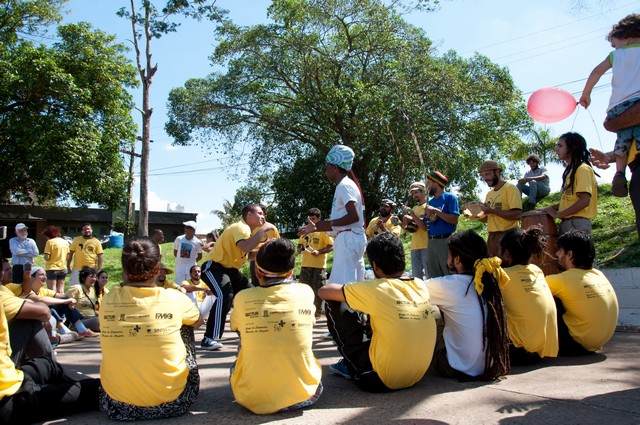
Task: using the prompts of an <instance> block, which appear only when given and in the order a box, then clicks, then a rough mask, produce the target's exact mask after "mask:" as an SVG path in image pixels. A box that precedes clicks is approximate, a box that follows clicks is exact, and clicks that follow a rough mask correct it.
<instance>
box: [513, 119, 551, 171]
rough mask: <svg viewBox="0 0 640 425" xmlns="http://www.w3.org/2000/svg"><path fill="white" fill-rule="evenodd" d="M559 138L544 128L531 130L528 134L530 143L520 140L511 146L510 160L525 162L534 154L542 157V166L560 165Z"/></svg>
mask: <svg viewBox="0 0 640 425" xmlns="http://www.w3.org/2000/svg"><path fill="white" fill-rule="evenodd" d="M557 141H558V138H557V137H554V136H553V135H552V134H551V133H550V132H549V130H547V129H544V128H534V129H531V131H530V133H529V134H528V141H525V140H519V141H518V142H516V143H514V144H513V145H512V146H511V149H510V154H509V159H510V160H512V161H522V160H525V159H526V158H527V157H528V156H529V155H531V154H532V153H534V154H536V155H538V156H539V157H540V161H541V162H542V165H545V166H546V165H547V164H550V163H556V164H559V163H560V160H559V159H558V156H557V155H556V142H557Z"/></svg>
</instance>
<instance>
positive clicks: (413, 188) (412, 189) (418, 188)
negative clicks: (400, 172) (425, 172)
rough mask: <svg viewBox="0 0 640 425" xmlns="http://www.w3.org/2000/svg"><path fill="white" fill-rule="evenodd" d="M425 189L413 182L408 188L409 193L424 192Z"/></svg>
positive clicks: (422, 185) (419, 183)
mask: <svg viewBox="0 0 640 425" xmlns="http://www.w3.org/2000/svg"><path fill="white" fill-rule="evenodd" d="M426 189H427V187H426V186H425V184H424V183H422V182H413V183H411V186H409V193H412V192H413V191H414V190H419V191H422V192H425V191H426Z"/></svg>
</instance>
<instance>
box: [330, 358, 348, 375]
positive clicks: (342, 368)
mask: <svg viewBox="0 0 640 425" xmlns="http://www.w3.org/2000/svg"><path fill="white" fill-rule="evenodd" d="M329 370H330V371H331V373H333V374H334V375H339V376H342V377H343V378H344V379H353V378H352V376H351V373H349V368H348V367H347V363H346V362H345V361H344V359H340V360H339V361H338V362H337V363H334V364H332V365H331V366H329Z"/></svg>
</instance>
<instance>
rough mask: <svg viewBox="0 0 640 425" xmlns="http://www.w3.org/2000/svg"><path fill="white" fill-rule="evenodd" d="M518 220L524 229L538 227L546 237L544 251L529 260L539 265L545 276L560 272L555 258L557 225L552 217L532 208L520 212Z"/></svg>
mask: <svg viewBox="0 0 640 425" xmlns="http://www.w3.org/2000/svg"><path fill="white" fill-rule="evenodd" d="M520 220H521V222H522V228H523V229H524V230H527V229H530V228H532V227H538V228H539V229H541V230H542V233H543V234H544V236H545V237H546V238H547V247H546V248H545V250H544V253H543V254H542V255H540V256H535V257H533V258H532V259H531V262H532V263H533V264H535V265H537V266H538V267H540V268H541V269H542V272H543V273H544V274H545V276H546V275H549V274H556V273H560V266H559V265H558V261H557V260H556V251H557V244H556V241H557V240H558V226H557V225H556V222H555V220H554V219H553V217H551V216H550V215H549V214H547V213H546V212H545V211H543V210H533V211H527V212H526V213H524V214H522V216H521V219H520Z"/></svg>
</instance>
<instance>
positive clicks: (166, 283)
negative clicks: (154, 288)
mask: <svg viewBox="0 0 640 425" xmlns="http://www.w3.org/2000/svg"><path fill="white" fill-rule="evenodd" d="M161 288H164V289H177V290H178V291H180V285H178V284H177V283H175V282H173V281H171V280H165V281H164V284H163V285H162V286H161Z"/></svg>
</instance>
